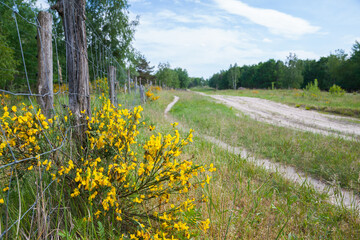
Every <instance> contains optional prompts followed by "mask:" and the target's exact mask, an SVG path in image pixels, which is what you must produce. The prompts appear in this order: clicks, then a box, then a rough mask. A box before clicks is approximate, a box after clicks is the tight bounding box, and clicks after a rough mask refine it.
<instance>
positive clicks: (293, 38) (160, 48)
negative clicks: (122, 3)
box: [129, 0, 360, 78]
mask: <svg viewBox="0 0 360 240" xmlns="http://www.w3.org/2000/svg"><path fill="white" fill-rule="evenodd" d="M129 3H130V5H131V6H130V9H129V10H130V14H131V16H132V17H133V18H134V17H135V16H136V15H139V16H140V25H139V26H138V28H137V32H136V34H135V42H134V46H135V48H137V49H138V50H139V51H141V52H142V53H143V54H144V55H145V56H146V57H147V59H148V60H149V61H150V62H151V64H152V65H157V64H158V63H159V62H169V63H170V65H171V66H172V67H181V68H185V69H187V70H188V72H189V75H190V76H198V77H204V78H208V77H210V76H211V75H212V74H213V73H215V72H218V71H220V70H221V69H227V68H228V67H229V65H230V64H234V63H237V64H238V65H243V64H254V63H258V62H260V61H267V60H268V59H270V58H274V59H281V60H285V59H286V56H287V55H288V54H289V52H293V53H296V54H297V55H298V57H299V58H302V59H306V58H309V59H318V58H319V57H321V56H328V55H329V54H330V52H334V51H335V50H336V49H344V50H345V51H346V52H347V53H349V52H350V50H351V47H352V45H353V44H354V43H355V40H358V41H360V28H359V23H360V1H359V0H341V1H340V0H312V1H309V0H291V1H285V0H274V1H266V0H252V1H250V0H241V1H239V0H166V1H165V0H130V1H129Z"/></svg>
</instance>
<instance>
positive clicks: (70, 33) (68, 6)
mask: <svg viewBox="0 0 360 240" xmlns="http://www.w3.org/2000/svg"><path fill="white" fill-rule="evenodd" d="M85 2H86V0H58V1H57V3H56V4H55V5H54V6H52V7H51V8H52V9H55V10H57V12H58V13H59V15H60V16H61V18H62V20H63V25H64V33H65V41H66V67H67V74H68V80H69V107H70V110H71V112H72V113H73V116H74V117H75V124H76V125H77V126H78V127H77V128H76V130H77V131H76V132H77V135H78V136H79V137H80V140H81V141H82V140H84V134H85V131H86V126H87V124H86V122H87V120H86V116H89V117H91V109H90V89H89V66H88V60H87V58H88V53H87V43H86V29H85V20H86V17H85ZM82 112H83V113H82Z"/></svg>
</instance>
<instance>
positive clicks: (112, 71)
mask: <svg viewBox="0 0 360 240" xmlns="http://www.w3.org/2000/svg"><path fill="white" fill-rule="evenodd" d="M115 79H116V68H115V67H114V66H109V77H108V84H109V98H110V102H111V104H112V105H114V106H116V105H117V97H116V91H115Z"/></svg>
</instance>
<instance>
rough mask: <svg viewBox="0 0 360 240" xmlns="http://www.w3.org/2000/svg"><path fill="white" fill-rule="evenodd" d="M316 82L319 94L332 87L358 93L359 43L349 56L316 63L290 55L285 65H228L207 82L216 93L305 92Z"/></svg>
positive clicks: (337, 54)
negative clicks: (246, 90) (249, 90)
mask: <svg viewBox="0 0 360 240" xmlns="http://www.w3.org/2000/svg"><path fill="white" fill-rule="evenodd" d="M315 79H317V81H318V86H319V88H320V89H321V90H329V89H330V87H331V86H333V85H334V84H335V85H337V86H340V87H341V88H343V89H345V90H347V91H349V92H353V91H358V90H359V89H360V43H359V42H357V41H356V42H355V44H354V45H353V47H352V51H351V53H350V54H346V53H345V51H344V50H336V51H335V53H334V54H333V53H332V54H330V55H329V56H327V57H321V58H320V59H319V60H311V59H306V60H302V59H299V58H298V57H297V56H296V54H295V53H290V54H289V56H288V57H287V58H286V61H285V62H283V61H281V60H275V59H269V60H268V61H266V62H260V63H258V64H254V65H243V66H241V67H240V66H237V64H234V65H230V67H229V69H227V70H221V71H220V72H218V73H215V74H214V75H212V76H211V77H210V79H209V82H208V84H209V86H210V87H213V88H216V89H236V88H239V87H243V88H260V89H269V88H271V89H274V88H283V89H288V88H305V87H306V86H307V85H308V84H309V83H312V82H314V81H315Z"/></svg>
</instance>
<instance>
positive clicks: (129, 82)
mask: <svg viewBox="0 0 360 240" xmlns="http://www.w3.org/2000/svg"><path fill="white" fill-rule="evenodd" d="M128 86H129V94H130V93H131V87H130V67H129V69H128Z"/></svg>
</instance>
